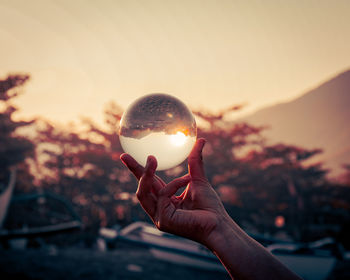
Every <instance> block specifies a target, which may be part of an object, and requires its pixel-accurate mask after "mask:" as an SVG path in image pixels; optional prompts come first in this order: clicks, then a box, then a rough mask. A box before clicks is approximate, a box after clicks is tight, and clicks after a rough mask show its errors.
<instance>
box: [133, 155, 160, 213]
mask: <svg viewBox="0 0 350 280" xmlns="http://www.w3.org/2000/svg"><path fill="white" fill-rule="evenodd" d="M156 168H157V160H156V159H155V157H153V156H149V157H148V158H147V164H146V167H145V170H144V173H143V175H142V176H141V179H140V181H139V185H138V188H137V191H136V196H137V198H138V200H139V201H140V203H141V205H142V207H143V209H145V211H146V212H147V213H148V214H149V215H150V217H151V218H153V216H154V214H155V209H156V198H155V195H154V194H153V192H152V187H154V186H155V185H157V184H159V182H158V181H157V180H156V178H155V176H154V172H155V171H156Z"/></svg>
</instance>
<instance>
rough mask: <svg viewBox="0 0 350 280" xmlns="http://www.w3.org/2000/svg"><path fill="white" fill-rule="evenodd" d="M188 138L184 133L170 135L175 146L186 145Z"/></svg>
mask: <svg viewBox="0 0 350 280" xmlns="http://www.w3.org/2000/svg"><path fill="white" fill-rule="evenodd" d="M186 140H187V137H186V135H185V134H183V133H182V132H180V131H178V132H177V133H176V134H172V135H170V142H171V144H173V145H174V146H178V147H179V146H182V145H184V144H185V142H186Z"/></svg>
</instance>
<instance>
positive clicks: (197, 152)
mask: <svg viewBox="0 0 350 280" xmlns="http://www.w3.org/2000/svg"><path fill="white" fill-rule="evenodd" d="M204 145H205V139H203V138H200V139H198V140H197V141H196V143H195V145H194V146H193V149H192V151H191V153H190V155H189V156H188V169H189V172H190V175H191V178H192V179H203V178H205V174H204V167H203V157H202V150H203V147H204Z"/></svg>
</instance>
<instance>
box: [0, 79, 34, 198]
mask: <svg viewBox="0 0 350 280" xmlns="http://www.w3.org/2000/svg"><path fill="white" fill-rule="evenodd" d="M28 80H29V76H28V75H9V76H8V77H7V78H5V79H2V80H0V183H1V182H6V181H7V180H8V176H9V173H8V171H9V169H10V168H11V167H14V166H16V165H18V164H20V163H22V162H23V161H24V159H25V158H26V157H27V156H29V155H31V154H32V152H33V149H34V146H33V144H32V142H31V141H29V140H28V139H27V138H25V137H23V136H19V135H18V134H16V131H17V130H18V129H20V128H22V127H25V126H28V125H29V124H31V123H32V122H25V121H15V120H14V119H13V114H14V113H15V112H16V111H17V108H16V107H15V106H14V105H13V104H12V99H13V98H15V97H16V96H18V95H19V94H20V93H21V92H20V88H21V87H22V85H24V84H25V83H26V82H27V81H28ZM23 168H26V167H24V166H22V170H21V172H19V173H20V174H21V173H23ZM0 192H1V189H0Z"/></svg>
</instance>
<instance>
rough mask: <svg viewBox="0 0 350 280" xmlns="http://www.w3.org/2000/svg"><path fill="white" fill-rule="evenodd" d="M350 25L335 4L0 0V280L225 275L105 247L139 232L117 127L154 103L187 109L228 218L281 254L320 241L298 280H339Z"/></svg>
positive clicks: (347, 189)
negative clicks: (314, 265)
mask: <svg viewBox="0 0 350 280" xmlns="http://www.w3.org/2000/svg"><path fill="white" fill-rule="evenodd" d="M349 14H350V3H349V2H348V1H341V0H339V1H330V0H329V1H326V0H323V1H282V2H281V1H275V0H269V1H264V2H261V1H233V0H232V1H225V0H220V1H195V0H190V1H176V2H174V1H160V0H152V1H141V0H140V1H107V0H104V1H98V2H97V1H87V0H86V1H65V0H51V1H41V0H35V1H30V2H29V1H17V0H16V1H6V0H0V34H1V36H0V40H1V50H0V61H1V65H0V252H1V254H0V273H1V274H2V276H3V277H5V278H2V277H1V278H2V279H7V278H9V279H10V278H12V277H15V276H20V277H21V278H22V279H47V278H51V279H55V277H56V278H57V279H58V278H61V277H62V275H63V273H67V275H68V277H69V278H70V279H80V278H83V277H84V278H91V279H97V278H100V277H104V278H107V279H109V278H118V277H119V278H118V279H141V278H143V279H144V278H149V279H164V278H166V279H173V278H171V277H174V279H175V278H177V277H183V276H184V275H189V277H190V276H198V275H199V276H200V277H201V278H202V279H213V278H214V279H228V276H227V274H225V272H222V271H220V272H217V271H211V272H210V273H209V272H207V271H205V270H203V269H202V268H200V267H191V266H190V265H187V266H183V265H181V264H176V265H174V264H173V262H171V261H170V259H169V260H166V258H163V260H162V261H159V260H155V259H154V256H152V255H151V254H150V253H149V252H148V250H147V248H148V247H147V246H146V247H145V246H141V247H140V246H138V245H140V244H139V243H138V244H130V242H129V243H128V245H126V244H124V243H127V242H123V240H119V241H118V242H117V241H116V240H118V237H117V236H120V233H121V231H120V229H121V228H124V227H126V226H128V225H130V224H132V223H134V222H139V221H142V222H150V220H149V218H148V216H147V215H146V214H145V213H144V212H143V210H142V208H141V207H140V206H139V204H138V202H137V199H136V198H135V191H136V187H137V182H136V180H135V179H134V178H133V177H132V176H131V175H130V174H129V172H128V170H126V168H125V167H124V166H123V165H122V163H121V162H120V160H119V156H120V154H121V153H122V152H123V151H122V149H121V146H120V143H119V139H118V129H119V121H120V118H121V116H122V113H123V111H124V109H125V108H126V106H127V105H128V104H129V103H131V102H132V101H133V100H134V99H136V98H137V97H139V96H142V95H145V94H148V93H154V92H163V93H168V94H172V95H174V96H176V97H178V98H179V99H181V100H182V101H184V102H185V103H186V104H187V105H188V106H189V107H190V109H191V110H192V111H193V113H194V114H195V117H196V120H197V124H198V136H199V137H204V138H206V139H207V144H206V146H205V149H204V161H205V168H206V174H207V176H208V178H209V181H210V182H211V183H212V185H213V186H214V188H215V189H216V191H217V192H218V194H219V196H220V197H221V199H222V200H223V202H224V204H225V207H226V209H227V211H228V212H229V214H230V215H231V216H232V218H233V219H234V220H235V221H236V222H237V223H238V224H239V225H240V226H241V227H242V228H243V229H245V230H246V231H248V232H249V233H250V234H251V235H252V236H254V237H256V238H257V239H258V241H260V242H262V243H263V244H264V245H265V246H268V245H271V244H275V245H276V244H281V243H283V244H288V246H291V247H292V249H290V247H289V249H288V250H287V249H286V248H284V250H286V251H285V252H282V253H283V254H284V253H286V254H295V255H297V254H301V255H303V256H306V255H307V256H315V255H317V254H318V253H317V252H316V249H315V250H314V249H311V248H316V247H317V246H316V245H315V243H314V242H316V241H319V240H330V241H329V242H328V243H327V242H326V243H322V244H325V246H323V247H322V248H320V247H317V250H319V249H322V250H323V251H322V254H324V256H323V257H334V262H333V265H332V267H331V270H330V271H329V273H327V275H326V276H325V278H321V276H320V277H319V278H305V279H347V278H348V277H349V275H350V272H349V269H348V267H349V264H350V263H349V260H348V258H347V256H348V255H349V253H347V252H348V251H350V240H349V234H350V144H349V143H350V128H349V127H350V126H349V121H350V110H349V108H350V70H349V69H350V53H349V49H350V33H349V26H350V18H349V16H348V15H349ZM186 170H187V163H186V162H184V163H183V164H181V165H180V166H178V167H175V168H173V169H171V170H167V171H164V172H159V175H160V176H161V177H162V178H164V180H165V181H169V180H171V179H173V178H175V177H177V176H179V175H183V174H184V173H186ZM101 229H102V232H101ZM104 229H109V230H111V231H110V232H109V233H110V234H112V235H108V234H107V235H106V231H103V230H104ZM124 237H125V236H124ZM325 238H328V239H325ZM107 239H108V240H107ZM124 239H125V238H124ZM111 240H112V242H110V241H111ZM124 241H125V240H124ZM310 244H313V245H312V246H311V245H310ZM133 245H136V246H133ZM143 245H145V244H143ZM174 246H175V248H176V244H175V245H174ZM315 246H316V247H315ZM320 246H321V245H320ZM327 246H328V247H327ZM282 247H283V246H282ZM282 247H279V250H280V251H279V252H280V253H281V250H282V249H283V248H282ZM334 248H337V249H334ZM328 249H329V250H328ZM298 250H299V251H298ZM282 251H283V250H282ZM297 251H298V252H297ZM186 253H188V252H187V251H186ZM282 253H281V254H282ZM73 264H74V265H73ZM169 271H173V274H172V275H173V276H169ZM311 274H312V273H311ZM64 275H66V274H64ZM6 277H7V278H6Z"/></svg>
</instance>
